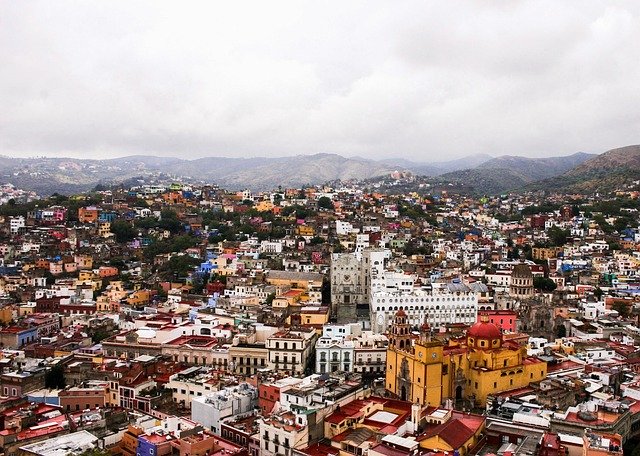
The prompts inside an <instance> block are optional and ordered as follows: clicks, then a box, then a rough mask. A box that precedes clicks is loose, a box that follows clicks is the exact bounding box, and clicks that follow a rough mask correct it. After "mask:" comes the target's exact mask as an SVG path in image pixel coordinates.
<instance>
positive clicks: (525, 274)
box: [511, 263, 533, 279]
mask: <svg viewBox="0 0 640 456" xmlns="http://www.w3.org/2000/svg"><path fill="white" fill-rule="evenodd" d="M511 277H517V278H519V279H529V278H532V277H533V274H532V273H531V268H530V267H529V266H528V265H527V264H525V263H518V264H516V265H515V266H514V267H513V271H511Z"/></svg>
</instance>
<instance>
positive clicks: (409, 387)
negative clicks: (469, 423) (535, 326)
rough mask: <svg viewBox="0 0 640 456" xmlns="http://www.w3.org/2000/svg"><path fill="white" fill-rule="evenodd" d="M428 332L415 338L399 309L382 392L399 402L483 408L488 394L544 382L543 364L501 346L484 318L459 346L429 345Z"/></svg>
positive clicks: (511, 345)
mask: <svg viewBox="0 0 640 456" xmlns="http://www.w3.org/2000/svg"><path fill="white" fill-rule="evenodd" d="M428 334H429V331H428V328H427V327H423V328H422V332H421V336H420V337H419V338H418V339H416V338H415V337H414V336H412V334H411V330H410V327H409V324H408V320H407V314H406V313H405V312H404V310H402V309H400V310H399V311H398V312H397V314H396V316H395V321H394V325H393V326H392V328H391V333H390V334H389V348H388V349H387V375H386V388H387V390H389V391H390V392H392V393H393V394H395V395H396V396H398V397H399V398H400V399H402V400H408V401H412V402H415V403H419V404H426V405H430V406H435V407H437V406H439V405H441V404H442V403H443V402H444V401H445V400H446V399H453V400H455V401H456V402H458V401H466V402H467V403H472V404H474V405H476V406H484V405H485V402H486V399H487V395H489V394H495V393H497V392H503V391H509V390H515V389H518V388H522V387H525V386H528V385H529V383H531V382H537V381H540V380H542V379H544V378H545V377H546V375H547V363H545V362H543V361H540V360H539V359H537V358H529V357H527V349H526V347H525V346H521V345H519V344H518V343H517V342H514V341H506V342H505V341H504V340H503V337H502V333H501V331H500V329H499V328H498V327H497V326H496V325H494V324H493V323H490V322H489V319H488V317H486V316H483V317H482V321H480V322H478V323H476V324H475V325H473V326H472V327H471V328H470V329H469V331H467V337H466V340H464V341H450V342H449V343H448V344H447V345H445V344H444V343H443V342H441V341H439V340H431V338H430V337H429V335H428Z"/></svg>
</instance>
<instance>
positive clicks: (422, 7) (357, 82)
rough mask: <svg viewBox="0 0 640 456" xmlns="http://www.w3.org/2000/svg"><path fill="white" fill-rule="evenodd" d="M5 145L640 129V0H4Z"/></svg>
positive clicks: (114, 145) (44, 149)
mask: <svg viewBox="0 0 640 456" xmlns="http://www.w3.org/2000/svg"><path fill="white" fill-rule="evenodd" d="M0 62H1V67H0V154H5V155H13V156H33V155H51V156H54V155H55V156H76V157H78V156H80V157H96V158H98V157H109V156H122V155H129V154H153V155H165V156H182V157H194V158H195V157H200V156H212V155H224V156H283V155H297V154H312V153H318V152H330V153H339V154H342V155H347V156H352V155H358V156H363V157H371V158H385V157H399V156H400V157H404V158H407V159H413V160H419V161H433V160H445V159H450V158H456V157H461V156H464V155H468V154H475V153H488V154H491V155H501V154H512V155H525V156H550V155H567V154H571V153H574V152H577V151H586V152H603V151H605V150H607V149H610V148H613V147H617V146H623V145H628V144H637V143H640V2H638V1H637V0H632V1H627V2H625V1H616V2H611V1H587V0H576V1H560V2H559V1H557V0H554V1H548V2H545V1H539V0H535V1H530V2H528V1H515V0H504V1H489V0H486V1H481V0H478V1H473V2H471V1H470V2H450V1H441V0H439V1H417V2H410V1H399V0H393V1H388V2H377V1H372V0H367V1H362V2H356V1H344V0H341V1H337V2H326V1H321V2H318V1H314V2H304V1H300V0H295V1H291V2H278V1H265V0H261V1H256V2H240V1H232V2H230V1H227V2H211V1H208V2H203V3H196V2H185V1H174V2H166V3H165V2H159V1H157V0H153V1H149V2H137V1H131V0H126V1H122V2H115V1H100V2H91V1H78V2H67V1H60V0H55V1H53V0H50V1H46V2H36V1H28V0H19V1H15V0H0Z"/></svg>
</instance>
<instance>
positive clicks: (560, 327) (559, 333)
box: [556, 324, 567, 339]
mask: <svg viewBox="0 0 640 456" xmlns="http://www.w3.org/2000/svg"><path fill="white" fill-rule="evenodd" d="M556 335H557V336H558V339H562V338H563V337H567V328H566V327H565V326H564V325H562V324H561V325H558V329H557V330H556Z"/></svg>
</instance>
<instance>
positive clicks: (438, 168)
mask: <svg viewBox="0 0 640 456" xmlns="http://www.w3.org/2000/svg"><path fill="white" fill-rule="evenodd" d="M492 159H493V157H492V156H491V155H487V154H475V155H468V156H466V157H462V158H456V159H455V160H447V161H438V162H430V163H424V162H415V161H411V160H405V159H403V158H388V159H385V160H381V162H382V163H387V164H390V165H393V166H398V167H402V168H404V169H406V170H408V171H411V172H412V173H414V174H416V175H419V176H439V175H441V174H446V173H450V172H453V171H459V170H463V169H469V168H475V167H477V166H480V165H482V164H483V163H485V162H487V161H489V160H492Z"/></svg>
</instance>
